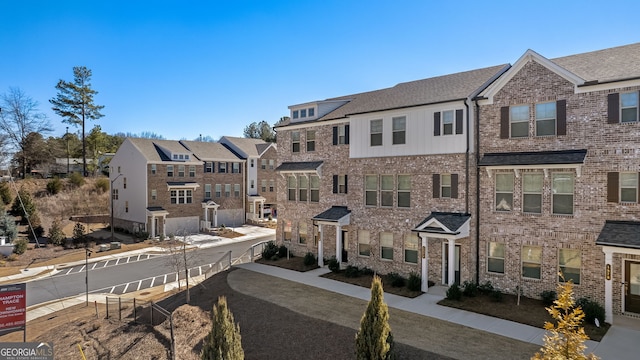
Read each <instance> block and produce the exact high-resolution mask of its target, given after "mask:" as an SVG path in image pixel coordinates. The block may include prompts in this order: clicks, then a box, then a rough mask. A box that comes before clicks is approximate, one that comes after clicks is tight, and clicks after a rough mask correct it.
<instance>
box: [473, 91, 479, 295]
mask: <svg viewBox="0 0 640 360" xmlns="http://www.w3.org/2000/svg"><path fill="white" fill-rule="evenodd" d="M474 103H475V105H476V116H475V119H474V120H475V128H476V143H475V146H476V284H478V283H480V166H478V164H480V105H478V99H477V98H475V99H474Z"/></svg>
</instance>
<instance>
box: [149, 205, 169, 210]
mask: <svg viewBox="0 0 640 360" xmlns="http://www.w3.org/2000/svg"><path fill="white" fill-rule="evenodd" d="M147 210H148V211H165V210H164V208H163V207H162V206H149V207H148V208H147Z"/></svg>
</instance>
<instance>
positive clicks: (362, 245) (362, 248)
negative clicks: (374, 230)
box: [358, 230, 371, 256]
mask: <svg viewBox="0 0 640 360" xmlns="http://www.w3.org/2000/svg"><path fill="white" fill-rule="evenodd" d="M369 241H370V240H369V231H368V230H360V231H358V255H360V256H371V245H369Z"/></svg>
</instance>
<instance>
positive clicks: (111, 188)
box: [109, 168, 122, 242]
mask: <svg viewBox="0 0 640 360" xmlns="http://www.w3.org/2000/svg"><path fill="white" fill-rule="evenodd" d="M112 169H113V168H112ZM109 175H111V171H109ZM120 176H122V174H118V176H116V177H115V178H114V179H113V180H111V186H110V187H109V190H110V192H111V242H113V241H115V234H114V232H113V183H114V182H115V181H116V180H118V178H119V177H120Z"/></svg>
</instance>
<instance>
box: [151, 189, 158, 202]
mask: <svg viewBox="0 0 640 360" xmlns="http://www.w3.org/2000/svg"><path fill="white" fill-rule="evenodd" d="M157 199H158V192H157V191H156V189H152V190H151V200H157Z"/></svg>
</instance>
